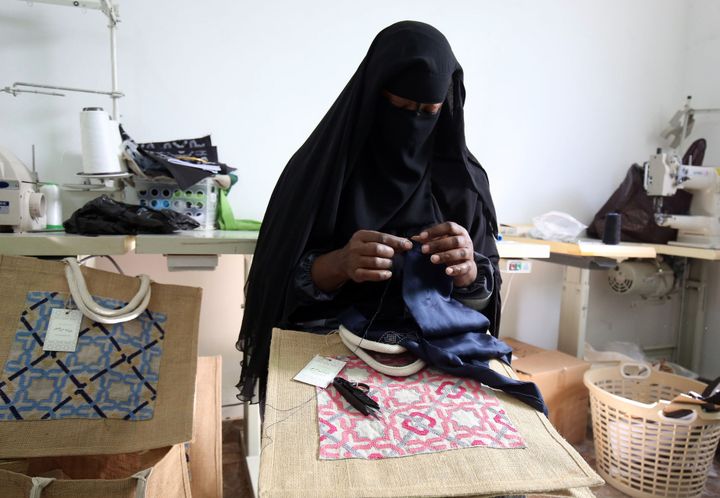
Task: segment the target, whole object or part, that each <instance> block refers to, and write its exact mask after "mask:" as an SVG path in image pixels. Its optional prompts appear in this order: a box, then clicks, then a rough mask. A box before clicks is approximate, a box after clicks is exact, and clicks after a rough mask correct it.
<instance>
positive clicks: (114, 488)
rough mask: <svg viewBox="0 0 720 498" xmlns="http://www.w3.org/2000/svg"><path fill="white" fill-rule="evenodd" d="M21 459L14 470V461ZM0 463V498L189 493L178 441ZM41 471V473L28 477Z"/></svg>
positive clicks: (140, 497)
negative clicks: (127, 449)
mask: <svg viewBox="0 0 720 498" xmlns="http://www.w3.org/2000/svg"><path fill="white" fill-rule="evenodd" d="M20 463H23V464H24V467H25V468H24V469H22V472H20V471H19V470H21V469H18V468H17V466H18V464H20ZM13 465H14V466H15V467H16V468H15V472H13V471H12V470H3V468H4V465H3V463H2V462H0V496H2V497H3V498H82V497H88V498H89V497H92V498H97V497H101V498H190V496H191V493H190V482H189V480H188V468H187V461H186V458H185V451H184V447H183V445H182V444H177V445H175V446H171V447H166V448H158V449H155V450H149V451H145V452H140V453H133V454H123V455H104V456H75V457H49V458H30V459H26V460H24V461H22V462H17V461H16V462H12V463H8V464H7V468H12V466H13ZM30 476H43V477H30Z"/></svg>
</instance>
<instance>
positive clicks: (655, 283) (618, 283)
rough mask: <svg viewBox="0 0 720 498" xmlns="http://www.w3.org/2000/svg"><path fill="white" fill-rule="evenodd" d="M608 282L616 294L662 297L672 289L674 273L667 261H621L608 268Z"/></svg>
mask: <svg viewBox="0 0 720 498" xmlns="http://www.w3.org/2000/svg"><path fill="white" fill-rule="evenodd" d="M608 284H610V288H611V289H612V290H613V291H615V292H616V293H617V294H622V295H626V296H629V295H637V296H642V297H644V298H655V297H662V296H665V295H667V294H669V293H670V291H672V290H673V286H674V284H675V274H674V273H673V271H672V269H671V268H670V266H669V265H668V264H667V263H656V262H648V261H623V262H621V263H619V264H618V265H617V266H616V267H615V268H613V269H612V270H608Z"/></svg>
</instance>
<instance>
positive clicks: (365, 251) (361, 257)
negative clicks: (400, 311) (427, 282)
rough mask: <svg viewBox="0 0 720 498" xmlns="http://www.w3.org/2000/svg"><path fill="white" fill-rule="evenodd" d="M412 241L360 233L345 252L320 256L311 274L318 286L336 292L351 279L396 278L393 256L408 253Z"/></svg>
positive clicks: (379, 280) (343, 250) (350, 241)
mask: <svg viewBox="0 0 720 498" xmlns="http://www.w3.org/2000/svg"><path fill="white" fill-rule="evenodd" d="M411 248H412V242H410V240H408V239H405V238H403V237H396V236H394V235H390V234H387V233H382V232H375V231H373V230H358V231H357V232H355V233H354V234H353V236H352V237H351V238H350V240H349V241H348V243H347V244H345V246H344V247H342V248H341V249H337V250H335V251H331V252H329V253H326V254H323V255H321V256H318V257H317V258H316V259H315V261H314V263H313V266H312V269H311V275H312V279H313V282H314V283H315V286H316V287H317V288H318V289H320V290H323V291H325V292H331V291H335V290H337V289H338V288H340V287H341V286H342V285H343V284H344V283H346V282H347V281H348V280H352V281H353V282H381V281H383V280H388V279H389V278H390V277H392V271H391V269H392V257H393V256H394V255H395V253H401V252H405V251H408V250H410V249H411Z"/></svg>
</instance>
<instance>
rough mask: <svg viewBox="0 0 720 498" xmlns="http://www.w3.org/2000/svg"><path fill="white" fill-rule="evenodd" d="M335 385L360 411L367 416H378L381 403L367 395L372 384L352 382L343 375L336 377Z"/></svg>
mask: <svg viewBox="0 0 720 498" xmlns="http://www.w3.org/2000/svg"><path fill="white" fill-rule="evenodd" d="M333 386H335V389H337V390H338V392H339V393H340V394H341V395H342V397H343V398H345V399H346V400H347V402H348V403H350V404H351V405H352V406H354V407H355V408H356V409H357V410H358V411H359V412H360V413H362V414H363V415H366V416H367V415H372V416H374V417H376V418H377V417H378V412H379V411H380V405H378V404H377V403H376V402H375V400H374V399H372V398H370V396H368V395H367V393H368V392H369V391H370V386H368V385H367V384H363V383H361V382H350V381H348V380H346V379H343V378H342V377H335V379H334V380H333Z"/></svg>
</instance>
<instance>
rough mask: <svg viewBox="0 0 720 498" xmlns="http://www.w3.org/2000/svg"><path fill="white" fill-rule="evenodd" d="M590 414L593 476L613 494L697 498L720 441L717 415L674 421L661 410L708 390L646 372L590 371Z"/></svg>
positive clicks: (628, 367) (634, 367)
mask: <svg viewBox="0 0 720 498" xmlns="http://www.w3.org/2000/svg"><path fill="white" fill-rule="evenodd" d="M584 382H585V385H586V386H587V388H588V389H589V390H590V406H591V413H592V423H593V439H594V442H595V458H596V461H597V471H598V472H599V473H600V474H601V475H602V476H603V477H604V478H605V480H606V481H607V482H608V483H609V484H611V485H612V486H613V487H615V488H617V489H619V490H620V491H622V492H624V493H626V494H628V495H630V496H637V497H654V496H673V497H695V496H700V494H702V491H703V487H704V485H705V480H706V479H707V474H708V470H709V468H710V465H711V464H712V460H713V457H714V455H715V450H716V448H717V445H718V440H719V439H720V413H706V412H703V411H702V409H701V408H700V407H699V406H697V405H683V408H685V407H687V408H688V409H690V410H692V413H691V414H690V415H689V416H688V417H684V418H683V419H671V418H668V417H666V416H665V415H663V413H662V410H663V407H664V406H666V405H667V404H668V403H669V401H670V400H672V399H673V398H674V397H675V396H676V395H678V394H680V393H683V392H687V391H696V392H702V391H703V389H704V388H705V384H703V383H701V382H698V381H695V380H692V379H688V378H686V377H681V376H679V375H673V374H669V373H663V372H658V371H655V370H652V369H651V368H650V366H649V365H645V364H629V363H626V364H622V365H620V366H619V367H617V366H616V367H609V368H598V369H590V370H588V371H587V372H585V377H584Z"/></svg>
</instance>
